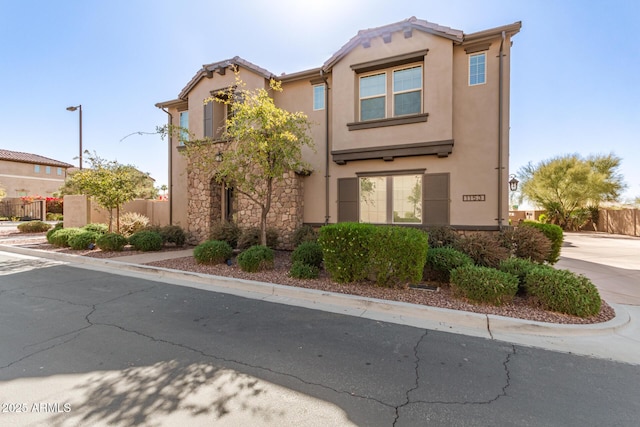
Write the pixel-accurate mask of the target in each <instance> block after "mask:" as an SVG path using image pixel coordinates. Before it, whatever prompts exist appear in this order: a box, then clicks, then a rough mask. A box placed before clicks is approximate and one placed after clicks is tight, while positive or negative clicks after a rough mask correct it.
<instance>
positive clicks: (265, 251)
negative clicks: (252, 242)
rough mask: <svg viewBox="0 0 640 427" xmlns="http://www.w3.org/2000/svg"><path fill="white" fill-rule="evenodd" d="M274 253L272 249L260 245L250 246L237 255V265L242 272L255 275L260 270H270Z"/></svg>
mask: <svg viewBox="0 0 640 427" xmlns="http://www.w3.org/2000/svg"><path fill="white" fill-rule="evenodd" d="M274 258H275V253H274V252H273V249H271V248H268V247H266V246H262V245H256V246H251V247H250V248H249V249H247V250H246V251H244V252H242V253H241V254H240V255H238V258H237V259H238V265H239V266H240V268H241V269H242V270H243V271H248V272H250V273H255V272H256V271H260V270H272V269H273V264H274Z"/></svg>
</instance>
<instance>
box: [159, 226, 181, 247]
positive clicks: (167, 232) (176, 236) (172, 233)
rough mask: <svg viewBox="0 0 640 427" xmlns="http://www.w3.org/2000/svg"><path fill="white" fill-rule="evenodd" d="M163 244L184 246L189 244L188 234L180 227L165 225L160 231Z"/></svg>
mask: <svg viewBox="0 0 640 427" xmlns="http://www.w3.org/2000/svg"><path fill="white" fill-rule="evenodd" d="M159 233H160V236H161V237H162V243H173V244H175V245H176V246H178V247H182V246H184V244H185V243H186V242H187V234H186V233H185V232H184V230H183V229H182V227H180V226H179V225H165V226H164V227H162V228H160V230H159Z"/></svg>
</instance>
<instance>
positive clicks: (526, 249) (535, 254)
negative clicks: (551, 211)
mask: <svg viewBox="0 0 640 427" xmlns="http://www.w3.org/2000/svg"><path fill="white" fill-rule="evenodd" d="M500 238H501V239H502V242H503V246H504V247H506V248H507V249H508V250H509V251H510V252H511V254H512V255H513V256H516V257H518V258H522V259H530V260H531V261H533V262H536V263H538V264H542V263H544V262H545V261H546V260H547V258H548V257H549V253H550V252H551V241H550V240H549V239H548V238H547V236H545V235H544V233H542V231H540V230H538V229H537V228H534V227H516V228H514V229H512V230H504V231H502V232H500Z"/></svg>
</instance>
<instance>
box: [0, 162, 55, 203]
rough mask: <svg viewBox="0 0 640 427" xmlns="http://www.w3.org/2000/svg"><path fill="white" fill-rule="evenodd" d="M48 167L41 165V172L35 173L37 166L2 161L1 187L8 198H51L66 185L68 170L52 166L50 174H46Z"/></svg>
mask: <svg viewBox="0 0 640 427" xmlns="http://www.w3.org/2000/svg"><path fill="white" fill-rule="evenodd" d="M46 168H47V166H46V165H40V172H39V173H36V172H35V165H34V164H31V163H20V162H11V161H7V160H0V187H2V188H4V190H5V192H6V193H7V197H20V196H22V195H25V194H23V193H26V195H28V196H43V197H51V196H53V193H55V192H57V191H58V189H59V188H60V187H61V186H62V185H63V184H64V180H65V178H66V170H65V169H64V168H60V169H61V173H62V174H61V175H58V167H56V166H50V168H51V170H50V173H48V174H47V173H46Z"/></svg>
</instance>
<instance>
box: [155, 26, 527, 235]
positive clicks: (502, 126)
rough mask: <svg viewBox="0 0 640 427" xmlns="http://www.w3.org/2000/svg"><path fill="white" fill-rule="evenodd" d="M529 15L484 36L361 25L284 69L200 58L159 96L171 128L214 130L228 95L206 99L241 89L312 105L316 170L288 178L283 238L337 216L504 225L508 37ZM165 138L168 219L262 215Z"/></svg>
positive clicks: (200, 229)
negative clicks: (323, 54)
mask: <svg viewBox="0 0 640 427" xmlns="http://www.w3.org/2000/svg"><path fill="white" fill-rule="evenodd" d="M520 28H521V23H520V22H516V23H513V24H510V25H505V26H503V27H498V28H493V29H489V30H485V31H481V32H477V33H472V34H465V33H464V32H462V31H460V30H454V29H451V28H448V27H443V26H440V25H437V24H433V23H430V22H427V21H424V20H420V19H416V18H415V17H412V18H409V19H407V20H404V21H401V22H397V23H394V24H390V25H386V26H383V27H378V28H372V29H367V30H362V31H359V32H358V33H357V35H356V36H355V37H353V38H352V39H351V40H349V41H348V42H347V43H346V44H345V45H344V46H343V47H342V48H341V49H340V50H339V51H338V52H336V53H335V54H334V55H333V56H332V57H331V58H329V59H328V60H327V61H326V62H325V63H324V64H323V65H322V66H320V67H318V68H314V69H311V70H306V71H301V72H297V73H292V74H283V75H280V76H276V75H274V74H272V73H270V72H269V71H267V70H265V69H263V68H261V67H259V66H257V65H254V64H252V63H250V62H248V61H246V60H244V59H241V58H239V57H235V58H232V59H229V60H224V61H219V62H215V63H212V64H207V65H204V66H203V67H202V68H201V69H200V70H199V71H198V72H197V73H196V75H195V76H194V77H193V78H192V79H191V81H190V82H188V84H187V85H186V86H185V87H184V89H183V90H182V92H180V94H179V96H178V98H177V99H175V100H171V101H167V102H162V103H158V104H156V105H157V106H158V107H159V108H162V109H163V110H164V111H165V112H167V113H168V117H169V121H170V123H172V124H174V125H179V126H182V127H184V128H188V129H189V132H191V133H192V134H193V135H195V136H196V137H198V138H200V137H210V138H212V139H213V143H212V144H211V153H212V156H213V155H215V154H216V153H220V152H223V151H224V149H225V144H226V143H225V142H224V141H221V140H219V139H216V138H219V136H220V132H221V129H222V127H223V126H224V121H225V118H226V114H227V112H226V111H225V105H224V104H218V103H210V104H207V105H205V104H204V103H203V100H204V99H206V98H209V97H211V96H212V95H213V94H215V93H217V92H218V91H220V90H221V89H225V88H228V87H230V86H232V85H233V84H234V77H235V76H234V72H233V71H234V70H237V71H238V73H239V75H240V78H241V79H242V80H243V81H244V82H245V83H246V84H247V88H249V89H251V88H267V87H268V83H269V79H271V78H273V79H277V80H279V81H281V82H282V87H283V89H284V90H283V91H282V92H275V93H274V95H273V96H274V101H275V103H276V105H277V106H279V107H280V108H283V109H286V110H289V111H302V112H305V113H306V114H307V115H308V117H309V119H310V120H311V121H312V122H313V123H314V126H313V127H312V131H311V136H312V138H313V140H314V142H315V147H316V150H315V152H314V151H312V150H306V151H305V152H304V156H305V160H306V161H307V162H309V163H310V164H311V166H312V173H311V174H310V175H309V176H306V175H304V174H300V175H298V174H294V173H293V172H292V173H291V174H288V175H287V177H286V180H285V181H284V183H283V184H281V185H280V187H279V189H278V190H277V191H276V203H274V205H273V206H274V207H273V208H272V212H271V214H270V217H269V225H272V226H275V227H277V228H280V229H281V231H282V232H283V235H284V238H283V241H284V242H285V244H286V241H287V238H288V236H289V235H290V233H291V231H292V230H293V229H295V228H296V227H297V226H299V225H301V224H302V223H305V224H311V225H322V224H326V223H335V222H341V221H361V222H371V223H382V224H405V225H407V224H410V225H423V226H428V225H443V224H446V225H451V226H453V227H455V228H457V229H463V230H497V229H499V228H500V227H502V226H503V225H506V224H507V222H508V191H509V190H508V184H507V181H508V177H509V173H508V159H509V87H510V66H509V65H510V51H511V44H512V43H511V38H512V37H513V36H514V35H515V34H517V33H518V32H519V30H520ZM180 151H181V147H180V142H179V140H178V138H172V139H170V140H169V169H170V199H171V221H172V223H174V224H178V225H181V226H183V227H186V228H188V229H189V231H191V232H192V233H193V234H194V235H195V236H196V237H197V239H199V240H203V239H206V238H207V236H208V232H209V227H210V225H211V223H212V222H213V221H217V220H220V219H235V220H236V221H237V222H239V223H240V224H241V225H255V224H258V219H257V218H256V212H257V211H256V209H252V208H251V206H250V204H248V203H247V201H246V200H244V201H243V200H242V199H240V198H238V197H236V196H235V195H234V194H233V191H232V189H225V188H224V187H222V186H220V185H217V184H216V183H215V181H214V180H212V177H213V172H212V171H193V170H190V169H189V168H188V159H187V158H185V156H183V155H181V153H180Z"/></svg>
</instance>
